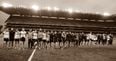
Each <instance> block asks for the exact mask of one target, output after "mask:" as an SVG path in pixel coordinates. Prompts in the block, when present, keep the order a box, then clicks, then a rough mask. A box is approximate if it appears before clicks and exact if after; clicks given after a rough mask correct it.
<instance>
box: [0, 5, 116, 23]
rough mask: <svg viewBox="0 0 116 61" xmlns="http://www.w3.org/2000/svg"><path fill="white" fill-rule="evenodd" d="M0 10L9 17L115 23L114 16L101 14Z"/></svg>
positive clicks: (0, 8)
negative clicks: (63, 18)
mask: <svg viewBox="0 0 116 61" xmlns="http://www.w3.org/2000/svg"><path fill="white" fill-rule="evenodd" d="M0 10H1V11H3V12H5V13H7V14H10V15H14V14H17V15H35V16H49V17H65V18H79V19H93V20H114V21H116V15H111V16H103V15H101V14H94V13H82V12H78V13H77V12H73V13H69V12H67V11H62V10H60V11H53V10H45V9H41V10H38V11H33V10H32V9H29V8H23V7H15V8H14V7H8V8H4V7H0Z"/></svg>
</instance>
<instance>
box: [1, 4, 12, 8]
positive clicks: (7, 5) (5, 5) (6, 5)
mask: <svg viewBox="0 0 116 61" xmlns="http://www.w3.org/2000/svg"><path fill="white" fill-rule="evenodd" d="M2 6H3V7H5V8H7V7H12V6H13V5H12V4H9V3H3V4H2Z"/></svg>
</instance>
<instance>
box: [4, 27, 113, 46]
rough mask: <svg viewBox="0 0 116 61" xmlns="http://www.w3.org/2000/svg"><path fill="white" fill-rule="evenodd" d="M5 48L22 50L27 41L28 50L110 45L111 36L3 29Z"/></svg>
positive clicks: (89, 33)
mask: <svg viewBox="0 0 116 61" xmlns="http://www.w3.org/2000/svg"><path fill="white" fill-rule="evenodd" d="M3 37H4V41H5V47H10V48H19V47H20V46H21V45H22V48H24V45H25V41H28V48H34V46H38V47H39V48H56V46H59V47H60V48H65V47H73V46H74V47H76V46H77V47H79V46H83V45H84V46H91V45H93V44H94V45H103V46H104V45H112V42H113V34H111V33H108V32H107V33H105V32H104V33H92V32H86V33H85V32H70V31H53V30H51V31H47V30H42V29H40V30H32V29H30V30H29V31H25V29H24V28H22V30H21V31H19V30H18V29H15V30H14V29H13V28H11V29H5V31H4V32H3Z"/></svg>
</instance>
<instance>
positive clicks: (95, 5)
mask: <svg viewBox="0 0 116 61" xmlns="http://www.w3.org/2000/svg"><path fill="white" fill-rule="evenodd" d="M4 2H7V3H10V4H12V5H14V6H17V5H24V6H27V7H30V6H31V5H33V4H35V5H38V6H40V7H46V6H50V7H55V6H56V7H59V8H60V9H67V8H72V9H74V10H80V11H82V12H100V13H103V12H109V13H111V14H116V0H0V4H2V3H4ZM0 17H1V16H0ZM0 20H1V19H0Z"/></svg>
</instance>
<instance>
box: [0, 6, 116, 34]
mask: <svg viewBox="0 0 116 61" xmlns="http://www.w3.org/2000/svg"><path fill="white" fill-rule="evenodd" d="M0 10H1V11H3V12H5V13H7V14H10V17H9V18H8V19H7V20H6V27H13V28H27V29H29V28H34V29H39V28H43V29H55V30H79V31H104V30H105V31H110V32H114V31H116V20H115V19H116V16H115V15H111V16H107V17H104V16H102V15H100V14H92V13H71V14H70V13H68V12H65V11H48V10H39V11H36V12H34V11H33V10H31V9H27V8H3V7H0Z"/></svg>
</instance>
